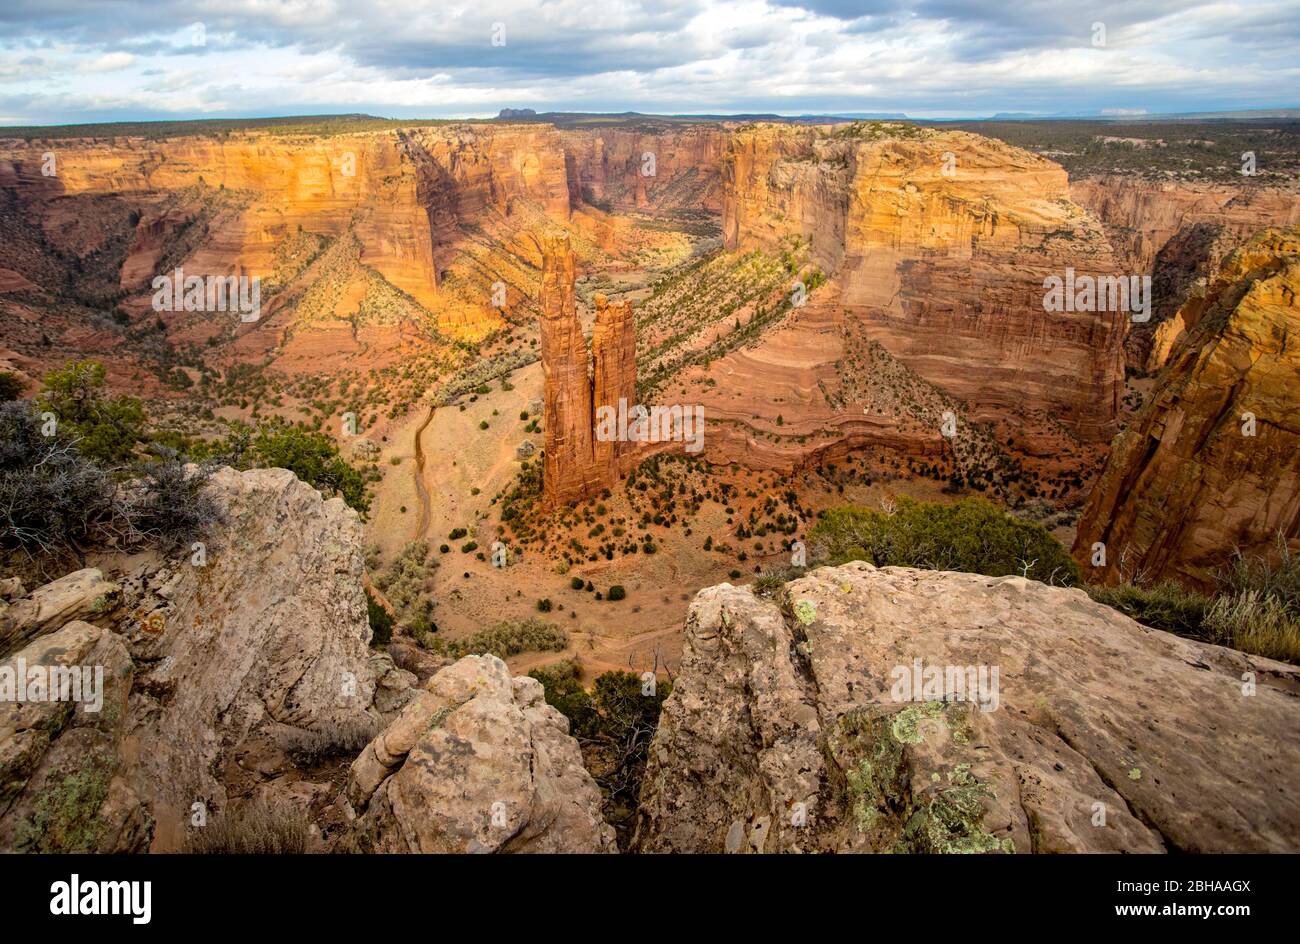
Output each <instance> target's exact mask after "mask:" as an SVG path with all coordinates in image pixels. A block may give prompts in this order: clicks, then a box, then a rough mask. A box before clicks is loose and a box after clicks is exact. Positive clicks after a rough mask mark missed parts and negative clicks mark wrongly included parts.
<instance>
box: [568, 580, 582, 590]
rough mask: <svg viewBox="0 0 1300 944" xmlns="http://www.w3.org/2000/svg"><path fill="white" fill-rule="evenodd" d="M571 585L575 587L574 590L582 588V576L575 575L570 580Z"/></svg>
mask: <svg viewBox="0 0 1300 944" xmlns="http://www.w3.org/2000/svg"><path fill="white" fill-rule="evenodd" d="M569 586H570V587H571V588H572V589H574V590H581V589H582V578H581V577H574V578H573V579H572V580H570V581H569Z"/></svg>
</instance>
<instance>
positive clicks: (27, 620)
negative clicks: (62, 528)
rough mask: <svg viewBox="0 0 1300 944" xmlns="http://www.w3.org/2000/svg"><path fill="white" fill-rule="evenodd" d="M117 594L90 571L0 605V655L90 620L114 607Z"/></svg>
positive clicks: (73, 575)
mask: <svg viewBox="0 0 1300 944" xmlns="http://www.w3.org/2000/svg"><path fill="white" fill-rule="evenodd" d="M120 598H121V590H120V588H119V587H118V586H117V584H115V583H111V582H110V581H107V580H105V579H104V575H103V574H102V573H100V571H99V570H97V569H96V568H94V567H86V568H84V569H82V570H77V571H73V572H72V573H70V574H65V575H64V576H62V577H60V578H59V579H58V580H54V581H51V582H50V583H47V584H45V585H44V586H41V587H37V588H36V589H35V590H33V591H32V592H31V593H30V594H27V595H25V596H18V597H17V598H16V599H14V600H13V601H12V602H3V601H0V655H4V654H6V653H8V652H9V651H10V650H12V649H14V648H15V647H17V646H19V645H21V644H23V643H25V642H27V641H28V640H29V639H33V638H35V637H37V636H40V635H42V634H44V633H48V632H51V631H52V630H55V629H58V628H60V627H61V626H63V625H64V624H66V623H69V622H71V621H72V620H91V619H95V618H97V617H99V616H102V615H103V614H105V613H108V612H110V611H111V610H112V609H113V608H114V607H116V606H117V604H118V601H119V600H120Z"/></svg>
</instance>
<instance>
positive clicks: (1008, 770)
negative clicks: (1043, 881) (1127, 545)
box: [634, 563, 1300, 853]
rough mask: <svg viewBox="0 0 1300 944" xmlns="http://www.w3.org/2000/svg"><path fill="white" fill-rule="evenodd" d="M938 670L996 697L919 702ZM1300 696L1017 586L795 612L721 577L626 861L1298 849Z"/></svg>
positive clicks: (1061, 598) (969, 583)
mask: <svg viewBox="0 0 1300 944" xmlns="http://www.w3.org/2000/svg"><path fill="white" fill-rule="evenodd" d="M914 660H920V668H919V669H918V668H917V665H916V663H915V661H914ZM931 667H937V668H938V669H940V670H941V671H942V670H943V669H945V668H947V667H953V668H954V669H956V668H958V667H960V668H961V669H966V668H968V667H969V668H970V669H971V670H972V671H973V672H975V673H976V676H977V677H979V676H978V672H979V670H980V669H981V668H982V669H983V670H984V675H983V676H982V678H983V679H984V681H985V685H984V687H983V688H978V687H974V688H967V689H965V691H966V692H970V691H972V690H975V691H977V692H978V693H979V695H980V697H979V698H978V699H976V698H974V697H971V698H950V699H949V700H948V701H947V702H944V701H940V700H933V699H935V698H941V697H942V694H943V691H942V685H941V686H940V688H939V689H938V690H937V691H936V692H932V693H927V692H926V691H925V689H924V688H922V690H921V692H920V694H919V695H918V698H919V697H922V696H923V697H926V698H927V699H931V700H926V701H920V700H910V695H909V693H908V692H907V691H905V690H904V689H903V688H902V687H901V682H900V679H902V678H904V677H906V678H908V679H909V680H910V679H911V677H912V674H913V672H914V671H921V672H924V670H925V669H926V668H931ZM994 669H996V670H997V676H996V685H995V686H994V685H993V684H992V680H993V679H994V676H993V674H992V670H994ZM896 670H897V671H896ZM1246 672H1250V673H1254V677H1255V678H1257V684H1258V687H1257V689H1256V690H1255V692H1254V694H1251V695H1245V694H1243V685H1242V675H1243V673H1246ZM922 677H923V678H924V676H922ZM1297 685H1300V670H1297V669H1296V668H1295V667H1294V666H1287V665H1284V664H1282V663H1277V662H1272V661H1270V660H1267V659H1259V658H1256V657H1252V656H1246V655H1244V654H1242V653H1239V652H1235V651H1232V650H1228V649H1222V648H1219V647H1215V646H1206V645H1201V644H1198V643H1194V642H1191V641H1188V640H1184V639H1181V638H1179V637H1176V636H1172V635H1170V634H1167V633H1163V632H1159V631H1157V630H1152V629H1148V628H1146V627H1143V626H1140V625H1139V624H1137V623H1135V622H1133V621H1132V620H1130V619H1128V618H1127V617H1125V616H1123V615H1122V614H1120V613H1118V612H1116V611H1114V610H1112V609H1110V608H1108V607H1105V606H1102V605H1100V604H1097V603H1094V602H1092V601H1091V600H1090V599H1089V598H1088V596H1087V595H1086V594H1085V593H1083V592H1082V591H1081V590H1066V589H1059V588H1050V587H1047V586H1045V585H1043V584H1039V583H1036V582H1033V581H1027V580H1025V579H1023V578H1020V577H999V578H993V577H983V576H978V575H973V574H959V573H943V572H935V571H919V570H911V569H908V568H897V567H890V568H884V569H879V570H877V569H875V568H873V567H871V566H870V565H868V564H865V563H854V564H847V565H845V566H843V567H833V568H832V567H826V568H821V569H818V570H815V571H813V572H812V573H811V574H809V575H807V576H806V577H803V578H801V579H799V580H796V581H792V582H791V583H789V584H787V585H786V588H785V594H784V598H783V600H782V602H781V604H780V605H778V604H777V603H774V602H770V601H767V600H764V599H760V598H757V597H755V596H754V595H753V594H752V593H751V592H750V591H749V590H748V589H746V588H737V587H732V586H730V585H728V584H722V585H720V586H717V587H712V588H709V589H707V590H704V591H701V593H700V594H699V595H698V596H697V597H696V600H695V602H694V604H693V605H692V607H691V612H690V616H689V617H688V620H687V625H686V640H685V651H684V655H683V659H682V665H681V671H680V674H679V675H678V677H677V679H676V682H675V685H674V689H673V693H672V695H671V696H670V697H669V699H668V700H667V702H666V703H665V706H664V713H663V715H662V717H661V720H660V723H659V729H658V731H657V733H656V735H655V738H654V742H653V744H652V748H651V756H650V762H649V766H648V768H647V770H646V774H645V779H644V784H645V786H644V788H643V792H642V798H641V799H642V805H641V813H640V818H639V821H638V827H637V833H636V836H635V840H634V845H635V847H636V848H638V849H640V850H642V851H653V852H671V851H680V852H687V851H692V852H693V851H699V852H722V851H730V852H760V851H761V852H778V851H779V852H820V851H861V852H870V851H876V852H884V851H891V850H895V851H925V852H984V851H1006V852H1012V851H1014V852H1021V853H1025V852H1067V851H1072V852H1117V851H1126V852H1160V851H1168V852H1173V851H1181V852H1202V851H1229V850H1232V851H1271V852H1280V851H1296V850H1297V849H1300V800H1297V798H1296V797H1295V796H1294V795H1293V794H1292V793H1291V792H1289V791H1288V789H1287V785H1288V784H1290V783H1292V782H1293V781H1294V780H1295V778H1296V776H1297V774H1300V746H1298V745H1300V739H1298V738H1297V735H1300V706H1298V705H1297V702H1296V698H1295V693H1296V691H1297ZM954 691H960V690H958V689H955V687H953V686H952V685H951V684H950V687H949V692H950V693H952V692H954ZM896 696H898V697H896ZM984 708H988V709H990V710H983V709H984Z"/></svg>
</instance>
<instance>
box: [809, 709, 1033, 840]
mask: <svg viewBox="0 0 1300 944" xmlns="http://www.w3.org/2000/svg"><path fill="white" fill-rule="evenodd" d="M969 714H970V712H969V706H967V705H958V704H954V703H944V702H921V703H919V704H914V705H908V706H907V707H906V708H902V709H900V710H898V711H894V712H887V711H882V710H880V709H876V708H867V709H860V710H857V711H852V712H849V713H846V714H845V715H843V716H841V718H840V720H839V725H838V727H837V730H836V731H835V733H834V735H833V736H832V739H831V742H832V747H833V748H834V749H835V752H836V753H837V754H838V755H839V756H840V757H843V758H847V760H848V763H846V764H844V765H843V769H844V771H845V781H846V786H847V793H848V796H847V800H848V806H849V808H850V810H851V812H852V816H853V821H854V823H855V825H856V826H857V828H858V830H859V831H860V832H861V833H863V834H865V835H866V836H867V838H868V842H869V843H870V845H871V846H872V847H873V848H876V849H879V850H881V851H885V850H889V851H898V852H938V853H956V852H962V853H965V852H998V851H1003V852H1012V851H1014V846H1013V845H1012V843H1011V840H1010V839H998V838H997V837H995V836H993V835H992V834H990V833H989V832H988V831H987V830H985V829H984V827H983V819H984V802H983V801H984V800H985V799H991V798H995V794H994V792H993V789H992V788H991V787H990V786H988V785H987V784H984V783H982V782H980V781H979V780H978V779H976V778H975V776H974V775H973V774H972V773H971V765H970V764H969V763H966V762H961V761H960V760H959V758H960V754H964V753H965V751H966V746H967V745H968V744H969V742H970V739H971V727H970V717H969ZM945 738H946V739H945ZM930 739H933V740H935V743H936V745H937V746H939V748H940V750H944V749H945V747H946V746H948V747H951V748H952V749H953V751H954V752H955V753H956V754H957V755H958V756H953V757H951V760H952V761H953V764H952V766H951V767H950V768H949V769H948V770H947V771H946V773H944V774H943V775H941V774H940V772H939V771H931V772H930V773H929V776H928V777H925V774H924V773H921V772H916V771H913V772H912V774H911V776H916V777H925V780H924V781H923V784H924V787H925V789H924V790H922V789H921V784H913V783H912V782H911V779H910V777H909V771H908V767H909V764H908V763H907V759H906V753H907V750H908V747H909V745H919V744H922V743H924V742H925V741H927V740H930ZM948 759H949V758H947V757H945V760H948ZM944 766H947V764H946V763H945V765H944Z"/></svg>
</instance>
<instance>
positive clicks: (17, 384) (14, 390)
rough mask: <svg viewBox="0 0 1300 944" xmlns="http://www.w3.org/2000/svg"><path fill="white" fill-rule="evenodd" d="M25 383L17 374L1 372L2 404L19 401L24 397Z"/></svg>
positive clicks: (0, 389) (0, 392)
mask: <svg viewBox="0 0 1300 944" xmlns="http://www.w3.org/2000/svg"><path fill="white" fill-rule="evenodd" d="M23 387H24V384H23V381H22V378H20V377H19V376H18V375H17V374H13V373H10V372H9V371H7V370H0V402H8V401H9V400H17V399H18V398H19V397H21V396H22V395H23Z"/></svg>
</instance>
